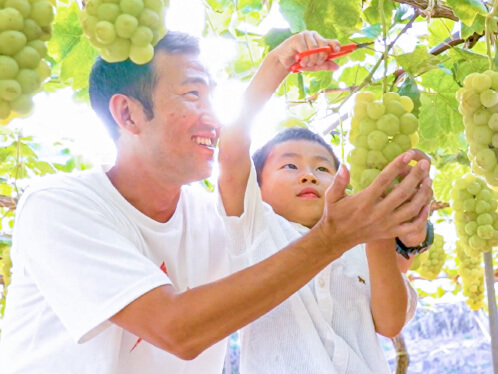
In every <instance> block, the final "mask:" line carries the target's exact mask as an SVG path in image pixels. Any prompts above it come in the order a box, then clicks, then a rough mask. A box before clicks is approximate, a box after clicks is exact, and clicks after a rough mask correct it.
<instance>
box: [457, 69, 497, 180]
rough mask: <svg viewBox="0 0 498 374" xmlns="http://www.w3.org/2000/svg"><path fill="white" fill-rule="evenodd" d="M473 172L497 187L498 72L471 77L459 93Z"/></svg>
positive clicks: (474, 74) (458, 98) (465, 81)
mask: <svg viewBox="0 0 498 374" xmlns="http://www.w3.org/2000/svg"><path fill="white" fill-rule="evenodd" d="M456 98H457V100H458V102H459V106H458V110H459V112H460V113H461V114H462V115H463V123H464V125H465V137H466V139H467V143H469V151H468V156H469V159H470V161H471V163H472V171H473V172H474V173H476V174H477V175H480V176H483V177H484V178H485V179H486V182H488V183H489V184H490V185H492V186H498V164H497V160H498V72H495V71H492V70H488V71H485V72H484V73H482V74H478V73H472V74H469V75H468V76H467V77H466V78H465V79H464V81H463V87H462V88H460V89H459V90H458V91H457V93H456Z"/></svg>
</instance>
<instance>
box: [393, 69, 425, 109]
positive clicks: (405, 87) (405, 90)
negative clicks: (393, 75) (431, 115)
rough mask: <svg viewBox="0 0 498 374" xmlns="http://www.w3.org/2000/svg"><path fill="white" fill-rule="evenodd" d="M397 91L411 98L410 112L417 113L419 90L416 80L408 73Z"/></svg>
mask: <svg viewBox="0 0 498 374" xmlns="http://www.w3.org/2000/svg"><path fill="white" fill-rule="evenodd" d="M398 93H399V94H400V95H403V96H408V97H409V98H410V99H412V101H413V105H414V106H413V111H412V113H413V114H415V115H418V112H419V109H420V91H419V89H418V86H417V82H415V80H414V79H413V78H412V77H411V76H409V75H408V76H407V77H406V78H405V80H404V81H403V84H402V85H401V87H400V88H399V90H398Z"/></svg>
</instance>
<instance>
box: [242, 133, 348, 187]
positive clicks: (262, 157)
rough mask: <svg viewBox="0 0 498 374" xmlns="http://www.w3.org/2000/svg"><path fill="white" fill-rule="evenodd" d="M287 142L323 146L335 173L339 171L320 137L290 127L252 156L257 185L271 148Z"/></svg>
mask: <svg viewBox="0 0 498 374" xmlns="http://www.w3.org/2000/svg"><path fill="white" fill-rule="evenodd" d="M289 140H308V141H310V142H315V143H318V144H320V145H321V146H323V147H324V148H325V149H326V150H327V151H329V152H330V154H331V155H332V158H333V159H334V164H335V168H336V171H337V170H339V166H340V165H341V163H340V162H339V159H338V158H337V156H336V155H335V153H334V150H333V149H332V146H331V145H330V144H329V143H327V142H326V141H325V140H324V139H323V138H322V137H321V136H320V135H318V134H315V133H314V132H312V131H311V130H308V129H306V128H303V127H291V128H288V129H285V130H283V131H281V132H279V133H278V134H277V135H275V136H274V137H273V138H272V139H270V140H269V141H268V142H267V143H266V144H265V145H264V146H262V147H261V148H259V149H258V150H257V151H256V152H254V153H253V155H252V161H253V162H254V166H255V168H256V175H257V178H258V184H259V185H261V173H262V171H263V168H264V167H265V164H266V161H267V160H268V155H269V154H270V152H271V150H272V149H273V147H274V146H275V145H277V144H279V143H283V142H286V141H289Z"/></svg>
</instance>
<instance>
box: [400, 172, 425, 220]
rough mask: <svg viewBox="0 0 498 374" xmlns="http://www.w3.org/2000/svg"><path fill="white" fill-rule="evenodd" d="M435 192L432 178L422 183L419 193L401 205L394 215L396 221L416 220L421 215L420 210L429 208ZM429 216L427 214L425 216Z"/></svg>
mask: <svg viewBox="0 0 498 374" xmlns="http://www.w3.org/2000/svg"><path fill="white" fill-rule="evenodd" d="M432 196H433V192H432V188H431V184H430V180H429V181H427V182H425V181H424V183H422V185H421V186H420V188H419V189H418V191H417V193H416V194H415V196H414V197H413V199H411V201H408V202H407V203H405V204H403V205H402V206H401V207H399V208H398V209H397V210H396V212H395V213H394V215H393V221H394V222H407V221H414V220H416V219H417V217H419V215H420V212H422V211H423V210H428V209H429V204H430V201H431V199H432ZM425 218H427V214H426V216H425Z"/></svg>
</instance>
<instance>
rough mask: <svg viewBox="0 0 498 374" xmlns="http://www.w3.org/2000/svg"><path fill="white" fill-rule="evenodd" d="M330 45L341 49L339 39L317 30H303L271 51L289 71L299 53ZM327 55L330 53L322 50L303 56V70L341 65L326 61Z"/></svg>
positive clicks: (315, 69) (328, 68)
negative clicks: (326, 35)
mask: <svg viewBox="0 0 498 374" xmlns="http://www.w3.org/2000/svg"><path fill="white" fill-rule="evenodd" d="M328 46H330V47H332V49H333V50H334V51H336V52H337V51H339V50H340V45H339V42H338V41H337V40H331V39H325V38H323V37H322V36H321V35H320V34H318V33H317V32H316V31H303V32H300V33H299V34H296V35H293V36H291V37H290V38H288V39H287V40H285V41H284V42H282V43H281V44H280V45H279V46H277V47H276V48H275V49H274V50H273V51H271V52H270V53H271V54H273V55H274V56H275V57H276V58H277V60H278V61H279V63H280V64H281V66H282V68H283V69H284V70H285V71H286V72H288V71H289V69H290V67H291V66H292V65H294V64H295V63H296V60H295V56H296V54H297V53H300V52H304V51H307V50H310V49H315V48H320V47H328ZM327 57H328V53H326V52H322V53H315V54H313V55H311V56H308V57H305V58H303V59H302V60H301V62H300V65H301V66H302V67H303V69H302V70H303V71H318V70H336V69H337V68H338V67H339V66H338V65H337V64H336V63H335V62H333V61H331V60H329V61H326V59H327Z"/></svg>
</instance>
